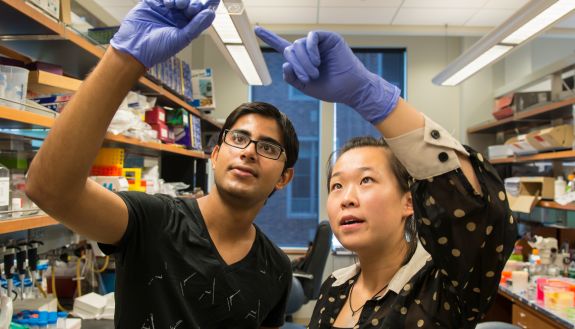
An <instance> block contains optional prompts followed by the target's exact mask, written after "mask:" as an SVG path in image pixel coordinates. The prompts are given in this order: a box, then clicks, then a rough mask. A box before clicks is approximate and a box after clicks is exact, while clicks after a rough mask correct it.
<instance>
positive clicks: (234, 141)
mask: <svg viewBox="0 0 575 329" xmlns="http://www.w3.org/2000/svg"><path fill="white" fill-rule="evenodd" d="M224 143H226V144H228V145H229V146H233V147H237V148H239V149H245V148H246V147H248V145H250V144H251V143H254V144H255V146H256V153H257V154H259V155H261V156H263V157H265V158H268V159H272V160H277V159H279V158H280V156H281V155H282V153H285V150H284V148H283V147H281V146H279V145H278V144H275V143H272V142H266V141H256V140H253V139H251V138H250V136H248V135H246V134H244V133H243V132H240V131H237V130H228V129H226V130H224Z"/></svg>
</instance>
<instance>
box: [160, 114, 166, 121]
mask: <svg viewBox="0 0 575 329" xmlns="http://www.w3.org/2000/svg"><path fill="white" fill-rule="evenodd" d="M158 118H159V119H160V121H162V122H166V115H165V114H164V112H160V113H158Z"/></svg>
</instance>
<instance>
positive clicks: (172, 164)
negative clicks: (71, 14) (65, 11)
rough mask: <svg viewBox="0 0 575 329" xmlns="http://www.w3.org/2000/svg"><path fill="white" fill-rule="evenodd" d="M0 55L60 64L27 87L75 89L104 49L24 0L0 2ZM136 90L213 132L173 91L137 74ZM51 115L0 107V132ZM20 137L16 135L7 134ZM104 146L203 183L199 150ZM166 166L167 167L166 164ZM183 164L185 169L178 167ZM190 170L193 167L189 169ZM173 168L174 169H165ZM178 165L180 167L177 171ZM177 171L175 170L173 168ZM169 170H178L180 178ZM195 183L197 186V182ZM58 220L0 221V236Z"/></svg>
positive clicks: (43, 124) (42, 122)
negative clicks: (157, 160) (152, 159)
mask: <svg viewBox="0 0 575 329" xmlns="http://www.w3.org/2000/svg"><path fill="white" fill-rule="evenodd" d="M0 41H1V43H0V55H4V56H8V57H12V58H14V59H17V60H20V61H24V62H29V61H33V60H38V61H44V62H49V63H53V64H57V65H60V66H62V67H63V69H64V72H65V74H66V76H59V75H54V74H50V73H45V72H32V73H31V74H30V76H29V86H30V87H29V88H30V89H34V90H36V91H39V92H41V93H45V92H46V93H62V92H70V91H72V92H73V91H76V90H78V88H79V86H80V84H81V83H82V79H83V78H85V77H86V76H87V75H88V74H89V73H90V71H91V70H92V68H93V67H94V66H95V65H96V64H97V62H98V60H99V59H100V58H101V57H102V56H103V55H104V52H105V48H104V47H103V46H101V45H95V44H93V43H91V42H90V41H88V40H87V39H86V38H84V37H83V36H81V35H80V34H79V33H78V32H76V31H75V30H73V29H72V28H70V27H69V26H67V25H65V24H64V23H62V22H59V21H57V20H55V19H53V18H52V17H49V16H47V15H45V14H44V13H42V12H41V11H40V10H38V9H37V8H36V7H35V6H34V5H32V4H30V3H28V2H26V1H23V0H0ZM135 88H136V89H137V90H139V91H141V92H142V93H144V94H151V95H154V96H155V97H157V98H158V103H159V104H161V105H166V106H171V107H181V108H184V109H185V110H187V111H188V112H190V113H192V114H194V115H196V116H198V117H200V118H201V122H202V130H203V131H211V132H217V131H219V130H220V129H221V124H219V123H218V122H216V121H215V120H214V119H212V118H211V117H208V116H206V115H204V114H202V113H201V112H200V111H199V110H198V109H196V108H194V107H193V106H190V105H189V104H188V103H187V102H186V101H184V100H183V99H182V98H180V96H178V95H175V94H173V93H172V92H170V91H169V90H167V89H166V88H164V87H163V86H161V85H158V84H156V83H155V82H154V81H152V80H151V79H150V78H147V77H142V78H141V79H140V80H139V82H138V84H137V86H135ZM54 121H55V120H54V119H53V118H50V117H45V116H42V115H38V114H35V113H31V112H26V111H22V110H18V109H14V108H10V107H9V106H2V105H0V130H2V132H1V133H2V134H3V136H4V135H8V136H10V132H9V131H7V129H19V130H22V129H47V128H48V129H49V128H50V127H52V125H53V124H54ZM8 138H19V137H8ZM105 145H106V146H116V147H123V148H126V149H127V150H128V151H133V152H135V153H138V154H142V155H152V156H158V157H161V158H162V161H161V164H162V167H163V168H162V171H166V172H170V173H171V175H172V177H170V178H171V179H174V180H178V179H179V178H182V177H183V178H185V180H184V179H182V181H186V180H187V181H186V182H187V183H191V180H193V182H194V183H196V184H201V185H199V186H203V187H204V188H205V187H206V185H207V183H206V177H204V176H205V168H206V161H207V159H208V158H209V157H208V156H207V155H206V154H204V152H202V151H192V150H186V149H183V148H179V147H176V146H173V145H166V144H160V143H152V142H141V141H139V140H136V139H133V138H128V137H124V136H121V135H119V136H116V135H112V134H110V133H108V134H107V135H106V139H105ZM166 167H169V168H166ZM181 168H185V169H186V170H181ZM189 168H196V171H195V172H190V169H189ZM168 169H173V170H168ZM179 169H180V170H179ZM178 170H179V171H178ZM174 172H178V173H180V176H179V177H178V175H175V174H174ZM196 186H198V185H196ZM54 224H57V222H56V221H55V220H54V219H52V218H50V217H49V216H45V215H44V216H32V217H25V218H14V219H10V220H3V221H0V234H4V233H11V232H16V231H21V230H26V229H32V228H38V227H43V226H49V225H54Z"/></svg>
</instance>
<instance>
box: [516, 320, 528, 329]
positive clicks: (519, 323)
mask: <svg viewBox="0 0 575 329" xmlns="http://www.w3.org/2000/svg"><path fill="white" fill-rule="evenodd" d="M517 325H518V326H519V327H521V328H523V329H527V326H526V325H524V324H523V323H521V322H517Z"/></svg>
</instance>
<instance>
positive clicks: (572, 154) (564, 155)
mask: <svg viewBox="0 0 575 329" xmlns="http://www.w3.org/2000/svg"><path fill="white" fill-rule="evenodd" d="M561 159H575V151H573V150H567V151H557V152H548V153H538V154H533V155H526V156H514V157H508V158H502V159H493V160H489V162H490V163H491V164H509V163H521V162H531V161H546V160H561Z"/></svg>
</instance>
